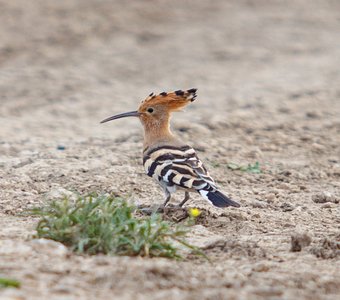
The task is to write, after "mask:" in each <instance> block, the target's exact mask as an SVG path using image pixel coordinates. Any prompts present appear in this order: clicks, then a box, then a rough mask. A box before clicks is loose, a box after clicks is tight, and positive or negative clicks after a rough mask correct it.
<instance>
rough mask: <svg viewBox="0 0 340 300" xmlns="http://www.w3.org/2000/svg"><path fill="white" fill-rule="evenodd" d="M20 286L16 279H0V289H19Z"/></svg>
mask: <svg viewBox="0 0 340 300" xmlns="http://www.w3.org/2000/svg"><path fill="white" fill-rule="evenodd" d="M20 285H21V284H20V281H18V280H16V279H12V278H4V277H0V288H8V287H13V288H19V287H20Z"/></svg>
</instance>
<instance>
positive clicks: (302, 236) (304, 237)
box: [290, 233, 312, 252]
mask: <svg viewBox="0 0 340 300" xmlns="http://www.w3.org/2000/svg"><path fill="white" fill-rule="evenodd" d="M311 242H312V238H311V237H310V236H309V235H308V234H307V233H294V234H292V235H291V248H290V251H292V252H299V251H301V250H302V248H303V247H306V246H309V245H310V244H311Z"/></svg>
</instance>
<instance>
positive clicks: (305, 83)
mask: <svg viewBox="0 0 340 300" xmlns="http://www.w3.org/2000/svg"><path fill="white" fill-rule="evenodd" d="M0 23H1V26H0V101H1V105H0V125H1V126H0V276H7V277H14V278H17V279H19V280H20V281H21V282H22V287H21V288H20V289H18V290H14V289H5V290H0V299H6V300H7V299H50V300H53V299H339V298H338V297H340V272H339V270H340V262H339V261H340V253H339V252H340V246H339V244H340V230H339V227H340V208H339V201H340V189H339V188H340V84H339V83H340V4H339V1H336V0H334V1H331V0H329V1H326V0H320V1H309V0H300V1H267V0H257V1H251V0H248V1H223V0H214V1H194V0H188V1H182V0H178V1H177V0H176V1H175V0H172V1H153V0H150V1H104V0H103V1H90V0H59V1H46V0H35V1H24V0H22V1H20V0H11V1H4V0H1V1H0ZM191 87H197V88H198V89H199V90H198V99H197V101H196V102H194V103H193V104H192V105H191V106H190V107H188V108H187V110H186V112H183V113H179V114H177V115H176V116H175V117H174V119H173V128H174V130H175V132H176V133H177V134H178V135H180V136H181V137H182V138H183V139H184V140H186V141H187V142H188V143H189V144H191V145H192V146H194V147H195V148H196V149H197V151H198V152H199V156H200V157H201V159H202V160H203V161H204V162H205V164H206V166H207V168H208V169H209V170H210V173H211V174H212V175H213V176H214V177H215V179H216V180H217V182H218V184H219V185H220V186H221V187H222V189H223V190H224V191H225V192H227V193H228V194H229V195H231V196H232V197H233V198H234V199H235V200H237V201H239V202H240V203H241V205H242V207H241V208H240V209H233V208H231V209H223V210H221V209H215V208H213V207H211V206H209V204H207V203H205V202H204V201H203V200H202V199H200V198H199V196H194V197H193V199H192V200H191V201H190V202H189V203H188V206H189V207H199V208H201V209H203V210H204V213H203V216H202V217H201V218H200V219H199V220H198V225H197V226H196V228H195V232H194V233H192V235H191V236H190V239H192V240H193V241H196V242H197V243H203V244H205V245H206V247H207V249H206V252H207V254H208V255H209V256H210V258H211V260H212V264H209V263H208V262H206V261H204V260H201V259H195V258H188V259H186V260H185V261H181V262H173V261H169V260H165V259H142V258H128V257H105V256H97V257H81V256H76V255H74V254H71V253H69V252H68V251H67V249H65V248H64V247H63V246H62V245H60V244H58V243H54V242H51V243H47V244H46V243H43V242H39V241H32V240H31V239H30V238H29V236H30V235H31V234H32V233H33V232H34V226H35V224H36V221H37V220H36V219H34V218H32V217H27V216H26V217H25V216H23V215H22V212H23V211H25V210H27V209H28V208H30V207H32V206H36V205H41V204H43V203H44V202H45V201H46V199H47V198H48V197H51V196H53V195H56V194H58V193H60V191H62V190H63V189H65V190H71V191H77V192H80V193H86V192H89V191H103V192H115V193H119V194H121V195H125V196H127V197H131V198H132V199H133V200H134V201H136V202H138V203H141V204H152V203H153V204H155V203H160V202H161V201H162V200H163V198H162V197H163V195H162V192H161V191H160V190H159V188H158V187H157V186H156V184H155V183H154V182H153V181H152V180H151V179H150V178H148V177H147V176H146V175H144V170H143V167H142V164H141V148H142V131H141V127H140V124H139V123H138V121H137V120H133V119H132V120H128V119H125V120H120V121H116V123H108V124H105V125H100V124H99V121H100V120H102V119H103V118H105V117H107V116H110V115H111V114H114V113H120V112H124V111H129V110H133V109H135V108H136V107H137V105H138V104H139V102H140V101H141V100H142V99H143V98H144V97H145V96H146V95H148V94H149V93H150V92H162V91H163V90H165V91H169V90H170V91H171V90H176V89H186V88H191ZM58 147H59V149H60V148H63V147H64V148H65V150H58ZM256 161H258V162H259V163H260V166H261V168H262V170H263V173H262V174H250V173H244V172H241V171H232V170H230V169H228V168H227V164H228V163H230V162H233V163H238V164H242V165H247V164H248V163H255V162H256ZM180 197H182V195H178V198H177V200H179V199H180ZM301 234H305V236H304V237H300V235H301ZM292 236H293V237H294V238H295V239H297V244H296V245H295V246H297V247H298V246H299V244H301V243H302V246H303V247H302V250H301V251H298V252H291V251H290V250H291V237H292ZM308 240H310V241H311V243H310V244H309V245H307V244H308V243H307V244H306V245H304V241H305V242H306V241H307V242H308Z"/></svg>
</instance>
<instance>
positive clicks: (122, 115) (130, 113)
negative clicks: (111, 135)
mask: <svg viewBox="0 0 340 300" xmlns="http://www.w3.org/2000/svg"><path fill="white" fill-rule="evenodd" d="M126 117H139V112H138V111H129V112H126V113H123V114H119V115H114V116H112V117H109V118H106V119H104V120H103V121H101V122H100V123H106V122H109V121H112V120H116V119H120V118H126Z"/></svg>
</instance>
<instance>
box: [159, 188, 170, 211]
mask: <svg viewBox="0 0 340 300" xmlns="http://www.w3.org/2000/svg"><path fill="white" fill-rule="evenodd" d="M170 199H171V194H170V193H169V191H168V190H167V189H165V201H164V203H163V204H162V205H161V206H160V207H159V208H163V209H164V207H165V206H166V205H167V204H168V202H169V201H170Z"/></svg>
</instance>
